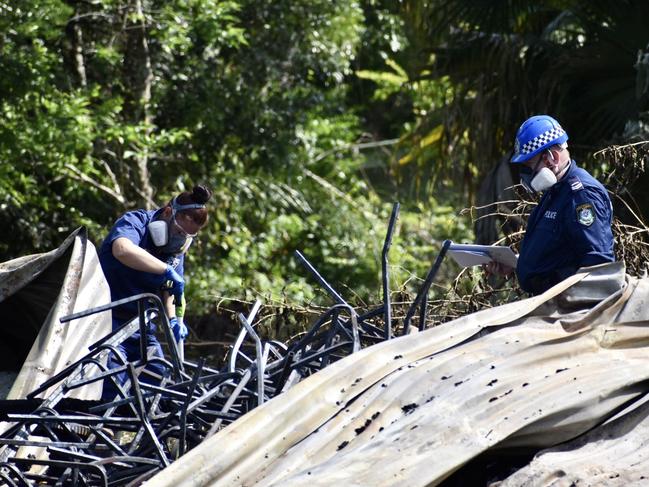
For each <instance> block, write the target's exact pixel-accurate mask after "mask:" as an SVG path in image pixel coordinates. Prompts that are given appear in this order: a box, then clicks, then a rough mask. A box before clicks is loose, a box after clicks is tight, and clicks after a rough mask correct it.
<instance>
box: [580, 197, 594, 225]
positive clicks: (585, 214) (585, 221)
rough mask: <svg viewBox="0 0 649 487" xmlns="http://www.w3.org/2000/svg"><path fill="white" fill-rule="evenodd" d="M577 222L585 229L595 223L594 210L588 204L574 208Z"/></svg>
mask: <svg viewBox="0 0 649 487" xmlns="http://www.w3.org/2000/svg"><path fill="white" fill-rule="evenodd" d="M576 210H577V221H578V222H579V223H580V224H581V225H584V226H585V227H589V226H591V225H592V224H593V223H594V222H595V209H594V208H593V205H591V204H590V203H584V204H583V205H579V206H577V208H576Z"/></svg>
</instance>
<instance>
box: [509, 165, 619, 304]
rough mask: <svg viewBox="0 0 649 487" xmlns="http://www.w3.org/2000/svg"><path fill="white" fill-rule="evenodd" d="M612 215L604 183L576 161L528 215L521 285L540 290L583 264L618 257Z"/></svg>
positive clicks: (519, 269)
mask: <svg viewBox="0 0 649 487" xmlns="http://www.w3.org/2000/svg"><path fill="white" fill-rule="evenodd" d="M612 218H613V207H612V205H611V200H610V198H609V196H608V192H607V191H606V189H605V188H604V186H602V184H601V183H600V182H599V181H597V180H596V179H595V178H594V177H592V176H591V175H590V174H589V173H588V172H587V171H585V170H584V169H581V168H579V167H577V164H576V163H575V161H571V162H570V168H569V169H568V171H567V173H566V174H565V175H564V176H563V177H562V178H561V180H560V181H559V182H557V183H556V184H555V185H554V186H552V187H551V188H550V189H548V190H547V191H545V192H544V194H543V197H542V198H541V201H540V202H539V204H538V206H537V207H536V208H534V210H533V211H532V213H531V214H530V217H529V219H528V222H527V230H526V231H525V237H524V238H523V242H522V244H521V251H520V255H519V256H518V265H517V267H516V274H517V276H518V281H519V283H520V285H521V287H522V288H523V289H524V290H525V291H527V292H530V293H532V294H539V293H542V292H543V291H545V290H547V289H549V288H550V287H552V286H554V285H555V284H557V283H558V282H561V281H562V280H564V279H565V278H567V277H568V276H571V275H573V274H575V273H576V272H577V269H579V268H580V267H585V266H591V265H595V264H602V263H604V262H613V261H614V260H615V255H614V253H613V232H612V231H611V222H612Z"/></svg>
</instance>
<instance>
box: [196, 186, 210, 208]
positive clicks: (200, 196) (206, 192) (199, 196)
mask: <svg viewBox="0 0 649 487" xmlns="http://www.w3.org/2000/svg"><path fill="white" fill-rule="evenodd" d="M211 197H212V191H210V189H209V188H208V187H207V186H203V185H202V184H197V185H196V186H194V189H192V200H194V202H195V203H198V204H199V205H203V204H205V203H207V202H208V201H209V200H210V198H211Z"/></svg>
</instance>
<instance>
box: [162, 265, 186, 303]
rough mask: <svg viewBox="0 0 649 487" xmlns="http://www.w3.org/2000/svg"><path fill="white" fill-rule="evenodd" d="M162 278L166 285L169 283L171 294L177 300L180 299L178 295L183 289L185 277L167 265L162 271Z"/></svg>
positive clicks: (180, 294)
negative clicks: (163, 271)
mask: <svg viewBox="0 0 649 487" xmlns="http://www.w3.org/2000/svg"><path fill="white" fill-rule="evenodd" d="M164 279H165V282H166V283H167V285H169V288H170V292H171V294H173V295H174V296H176V298H177V299H178V300H180V297H181V296H182V294H183V292H184V291H185V279H183V276H181V275H180V274H178V273H177V272H176V269H174V268H173V267H171V266H170V265H167V268H166V269H165V273H164Z"/></svg>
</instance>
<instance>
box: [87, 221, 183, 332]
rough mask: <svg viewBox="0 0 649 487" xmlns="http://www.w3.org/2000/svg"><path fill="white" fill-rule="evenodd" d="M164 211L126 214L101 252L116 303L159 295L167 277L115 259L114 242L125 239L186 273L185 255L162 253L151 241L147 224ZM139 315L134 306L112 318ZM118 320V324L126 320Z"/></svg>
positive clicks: (180, 271)
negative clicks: (130, 298)
mask: <svg viewBox="0 0 649 487" xmlns="http://www.w3.org/2000/svg"><path fill="white" fill-rule="evenodd" d="M160 212H162V209H158V210H135V211H130V212H128V213H125V214H124V215H123V216H122V217H120V218H119V219H118V220H117V221H116V222H115V224H114V225H113V227H112V228H111V230H110V232H109V233H108V236H107V237H106V238H105V239H104V241H103V242H102V244H101V247H100V249H99V262H100V264H101V268H102V270H103V271H104V276H105V277H106V281H107V282H108V286H109V287H110V295H111V299H112V300H113V301H117V300H118V299H123V298H127V297H130V296H133V295H135V294H140V293H153V294H158V293H159V292H160V289H161V288H162V285H163V281H164V276H163V275H162V274H153V273H150V272H143V271H138V270H135V269H132V268H130V267H128V266H126V265H124V264H122V263H121V262H120V261H119V260H117V259H116V258H115V256H113V251H112V247H113V242H114V241H115V240H117V239H118V238H120V237H125V238H127V239H129V240H130V241H131V242H133V243H134V244H135V245H137V246H139V247H141V248H143V249H145V250H147V251H148V252H150V253H151V254H152V255H154V256H155V257H157V258H158V259H160V260H161V261H163V262H165V263H167V264H169V265H171V266H172V267H174V268H175V269H176V272H178V274H180V275H181V276H182V275H183V274H184V258H185V256H184V255H183V254H180V255H173V254H159V253H158V252H156V247H155V246H154V245H153V242H152V241H151V238H150V235H149V232H148V231H147V225H148V224H149V223H151V222H152V221H153V220H154V219H155V217H157V216H158V214H159V213H160ZM136 313H137V304H136V303H132V304H128V305H124V306H120V307H119V308H116V309H115V311H114V313H113V316H114V317H115V316H118V317H120V318H123V320H125V319H130V318H132V317H133V316H135V315H136ZM123 320H119V321H123Z"/></svg>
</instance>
